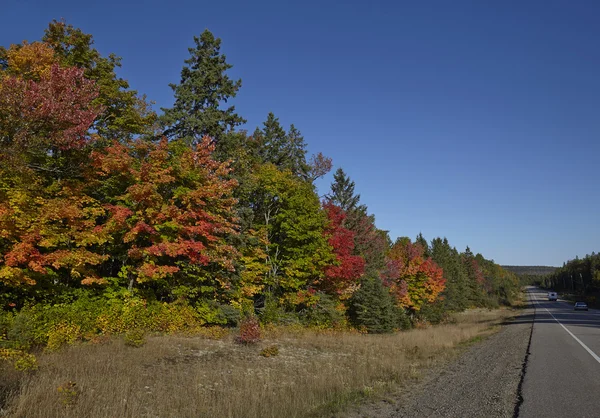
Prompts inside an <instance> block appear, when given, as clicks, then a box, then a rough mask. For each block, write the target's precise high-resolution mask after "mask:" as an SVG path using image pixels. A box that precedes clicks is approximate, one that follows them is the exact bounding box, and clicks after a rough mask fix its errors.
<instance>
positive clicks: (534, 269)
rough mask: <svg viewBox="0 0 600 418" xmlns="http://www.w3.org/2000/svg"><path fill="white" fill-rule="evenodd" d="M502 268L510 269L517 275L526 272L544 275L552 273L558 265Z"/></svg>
mask: <svg viewBox="0 0 600 418" xmlns="http://www.w3.org/2000/svg"><path fill="white" fill-rule="evenodd" d="M502 268H503V269H505V270H508V271H512V272H513V273H515V274H517V275H522V274H527V275H531V276H545V275H546V274H551V273H554V270H556V269H557V268H558V267H550V266H502Z"/></svg>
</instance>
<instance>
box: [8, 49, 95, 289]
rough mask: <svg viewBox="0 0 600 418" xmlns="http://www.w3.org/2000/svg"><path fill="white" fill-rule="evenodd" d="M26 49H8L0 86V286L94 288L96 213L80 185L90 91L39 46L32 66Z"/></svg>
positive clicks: (91, 109) (91, 113)
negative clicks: (36, 57) (88, 284)
mask: <svg viewBox="0 0 600 418" xmlns="http://www.w3.org/2000/svg"><path fill="white" fill-rule="evenodd" d="M28 49H29V46H28V45H25V46H23V47H22V48H18V49H17V48H15V49H11V50H9V53H8V62H9V63H10V64H11V65H16V66H17V67H18V68H15V67H9V69H7V70H6V71H7V72H9V75H4V76H3V77H2V78H1V79H0V281H1V282H3V283H5V284H8V285H11V286H14V285H19V284H22V283H26V284H30V285H34V284H36V283H41V282H45V283H46V284H49V283H53V284H55V285H56V284H60V285H72V284H78V283H80V282H84V283H92V282H97V281H99V280H100V277H98V275H97V274H96V270H95V266H97V265H99V264H100V263H101V262H103V261H104V260H105V258H106V256H105V255H103V254H101V253H100V252H98V251H97V249H98V246H101V245H102V244H103V243H104V242H105V241H106V239H107V238H106V236H104V235H103V234H102V233H98V232H97V231H95V230H94V227H95V226H96V219H97V218H98V217H101V216H102V215H103V214H104V210H103V208H102V206H101V205H100V203H99V202H97V201H96V200H95V199H94V198H91V197H89V196H87V195H86V194H85V191H84V188H85V182H84V181H83V179H84V177H85V173H86V169H87V168H88V167H89V164H87V163H89V160H87V161H86V156H87V155H88V154H87V150H89V146H90V144H91V142H93V138H92V137H91V136H90V135H88V130H89V128H90V126H91V125H92V123H93V121H94V120H95V118H96V117H97V115H98V114H99V112H101V108H100V107H99V106H97V105H94V104H93V102H94V100H95V98H96V97H97V95H98V90H97V87H96V86H95V83H94V82H93V81H91V80H88V79H86V78H85V77H84V74H83V70H81V69H78V68H64V67H60V66H59V65H58V64H56V63H54V64H51V63H50V62H49V61H48V60H47V57H48V55H47V54H44V53H43V51H47V48H46V47H44V46H39V48H38V46H36V50H37V51H38V52H40V51H42V53H40V54H39V56H38V58H39V60H40V61H39V62H36V61H35V57H31V56H30V54H29V52H28V51H27V50H28Z"/></svg>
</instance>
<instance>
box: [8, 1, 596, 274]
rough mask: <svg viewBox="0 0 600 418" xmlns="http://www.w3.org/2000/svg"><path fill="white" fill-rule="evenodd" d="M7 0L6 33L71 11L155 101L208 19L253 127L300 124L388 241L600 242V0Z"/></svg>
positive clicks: (557, 252)
mask: <svg viewBox="0 0 600 418" xmlns="http://www.w3.org/2000/svg"><path fill="white" fill-rule="evenodd" d="M2 3H3V5H2V12H1V14H2V25H0V45H4V46H8V45H9V44H11V43H17V42H20V41H22V40H23V39H27V40H30V41H33V40H37V39H39V38H40V37H41V36H42V34H43V30H44V28H45V27H46V26H47V24H48V22H49V21H50V20H51V19H54V18H57V19H59V18H61V17H64V18H65V19H66V20H67V22H68V23H71V24H73V25H75V26H77V27H80V28H81V29H83V30H84V31H85V32H87V33H91V34H93V35H94V38H95V40H96V47H97V48H98V49H99V50H100V51H101V52H102V53H103V54H107V53H109V52H114V53H116V54H117V55H120V56H121V57H123V68H122V71H120V75H121V76H122V77H124V78H126V79H128V80H129V81H130V83H131V85H132V86H133V87H134V88H136V89H137V90H138V91H139V92H141V93H145V94H147V95H148V97H149V98H150V99H152V100H154V101H155V102H156V106H155V109H157V110H159V108H160V107H161V106H162V107H168V106H170V104H171V103H172V101H173V97H172V92H171V90H170V88H169V87H168V84H169V83H171V82H178V81H179V72H180V70H181V67H182V65H183V60H184V59H185V58H187V56H188V52H187V48H188V47H189V46H192V44H193V41H192V37H193V36H194V35H199V34H200V33H201V32H202V31H203V30H204V29H205V28H208V29H210V30H211V31H213V33H214V34H215V35H216V36H218V37H220V38H221V39H222V41H223V43H222V52H224V53H225V54H226V55H227V59H228V61H229V62H230V63H231V64H233V65H234V68H233V69H232V70H231V73H230V74H231V75H232V76H234V77H241V78H242V81H243V86H242V89H241V90H240V93H239V95H238V97H237V98H236V99H235V101H234V102H233V103H234V104H235V105H236V107H237V109H238V111H239V113H240V114H241V115H242V116H244V117H246V118H247V119H248V125H247V129H248V130H253V129H254V127H256V126H257V125H259V124H261V122H262V121H263V120H265V118H266V115H267V113H268V112H269V111H273V112H274V113H275V115H276V116H278V117H280V120H281V121H282V123H283V124H284V125H289V124H290V123H294V124H295V125H296V126H297V127H298V128H299V129H300V130H301V131H302V133H303V134H304V136H305V139H306V141H307V142H308V146H309V150H310V152H318V151H322V152H323V153H324V154H326V155H328V156H330V157H332V158H333V161H334V165H335V167H336V168H337V167H340V166H341V167H342V168H343V169H344V170H345V171H346V172H347V173H348V174H349V175H350V177H351V178H352V179H353V180H354V181H355V182H356V189H357V191H358V192H359V193H360V194H361V198H362V202H363V203H365V204H366V205H367V206H368V207H369V210H370V212H371V213H374V214H375V215H376V219H377V225H378V226H379V227H380V228H382V229H387V230H389V231H390V234H391V236H392V237H393V238H395V237H397V236H410V237H413V238H414V237H415V236H416V235H417V234H418V233H419V232H422V233H423V235H424V236H425V237H426V238H427V239H428V240H430V239H432V238H434V237H436V236H446V237H447V238H448V239H449V240H450V243H451V244H453V245H455V246H456V247H457V248H458V249H460V250H463V249H464V248H465V247H466V246H467V245H469V246H470V247H471V249H472V250H473V251H475V252H481V253H482V254H483V255H484V256H486V257H487V258H492V259H494V260H495V261H496V262H498V263H501V264H526V265H534V264H544V265H561V264H562V262H563V261H566V260H567V259H571V258H574V257H575V255H579V256H583V255H585V254H586V253H591V252H592V251H599V250H600V242H599V238H600V218H599V216H598V214H599V213H600V190H599V188H598V184H599V177H600V171H599V169H600V167H599V166H598V158H599V156H600V153H599V152H600V24H599V23H598V18H599V16H600V2H598V1H594V0H592V1H577V0H573V1H566V0H565V1H551V0H544V1H493V2H492V1H488V2H484V1H477V0H473V1H458V0H453V1H422V2H404V1H364V0H360V1H344V2H341V1H339V2H333V1H323V0H321V1H302V2H295V3H296V4H295V5H289V4H285V3H287V2H283V1H270V2H261V1H211V2H206V1H204V2H203V1H198V0H195V1H192V0H190V1H183V0H170V1H152V0H150V1H148V0H145V1H142V0H138V1H123V0H120V1H115V0H105V1H102V2H99V1H98V2H85V1H73V0H54V1H41V0H4V1H3V2H2ZM330 182H331V176H329V177H328V178H326V179H325V180H323V181H322V182H320V183H319V184H318V186H319V189H320V192H321V193H325V192H327V189H328V187H329V183H330Z"/></svg>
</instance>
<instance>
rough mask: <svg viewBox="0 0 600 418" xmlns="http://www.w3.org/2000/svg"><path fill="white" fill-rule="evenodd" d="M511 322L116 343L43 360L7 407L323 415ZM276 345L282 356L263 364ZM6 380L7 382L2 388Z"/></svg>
mask: <svg viewBox="0 0 600 418" xmlns="http://www.w3.org/2000/svg"><path fill="white" fill-rule="evenodd" d="M509 315H511V313H510V311H507V310H495V311H487V310H477V311H470V312H466V313H462V314H458V315H456V316H455V317H454V320H453V323H450V324H445V325H441V326H436V327H430V328H425V329H417V330H412V331H408V332H401V333H398V334H394V335H361V334H352V333H342V332H309V331H303V332H299V331H292V330H285V329H283V330H282V329H276V330H272V331H270V332H267V335H266V337H265V339H264V340H263V341H262V342H261V343H259V344H257V345H253V346H242V345H239V344H235V343H234V341H233V340H234V338H233V336H231V335H230V336H227V337H225V338H223V339H221V340H211V339H206V338H202V337H178V336H156V337H150V338H148V341H147V343H146V344H145V345H144V346H143V347H140V348H132V347H128V346H126V345H125V344H124V343H123V342H122V341H120V340H116V339H113V340H110V341H108V342H106V343H104V344H85V345H76V346H72V347H69V348H67V349H64V350H61V351H59V352H57V353H52V354H44V355H42V356H40V359H39V361H40V369H39V370H38V371H37V372H35V373H33V374H30V375H22V376H21V378H20V387H16V386H14V385H13V389H16V390H15V391H14V392H13V393H12V394H11V395H10V396H9V398H8V399H7V404H6V405H7V406H6V407H5V408H8V410H6V409H5V414H6V415H7V416H11V417H40V418H41V417H43V418H52V417H111V418H113V417H277V418H279V417H299V416H311V415H312V416H319V415H325V414H328V413H331V412H332V411H334V410H337V409H339V408H341V407H343V405H344V404H347V403H348V402H351V401H354V400H356V399H358V398H360V397H363V396H368V395H371V394H373V393H383V392H385V391H386V390H387V389H391V388H392V387H397V385H398V384H406V383H408V382H410V381H411V380H412V379H414V378H416V377H418V375H419V373H420V371H421V370H422V369H423V368H425V367H428V366H430V365H432V364H433V363H435V362H436V361H440V360H443V359H445V358H447V357H448V356H449V355H452V354H453V353H455V352H456V350H454V348H456V347H459V346H461V345H464V343H465V342H468V341H473V340H474V339H478V338H480V337H481V336H482V335H486V334H489V333H491V332H493V330H492V328H493V327H494V326H495V325H497V324H499V323H500V322H501V321H502V320H503V319H505V318H506V317H507V316H509ZM273 345H277V347H278V351H279V353H278V355H276V356H272V357H264V356H261V355H260V352H261V350H262V349H264V348H265V347H270V346H273ZM0 373H7V370H6V369H0ZM8 377H9V376H8V374H3V375H2V378H0V380H2V379H4V378H7V379H5V381H9V380H10V379H8ZM13 378H14V375H13ZM6 386H7V387H8V386H10V384H9V383H7V384H6ZM59 387H60V388H61V391H59V390H58V389H59ZM0 389H2V387H1V386H0ZM0 401H1V398H0ZM1 415H2V413H0V416H1Z"/></svg>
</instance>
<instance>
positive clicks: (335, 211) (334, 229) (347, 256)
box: [321, 202, 365, 295]
mask: <svg viewBox="0 0 600 418" xmlns="http://www.w3.org/2000/svg"><path fill="white" fill-rule="evenodd" d="M323 207H324V209H325V211H326V212H327V217H328V218H329V226H328V228H327V229H326V230H325V234H326V235H327V236H328V237H329V240H328V241H329V245H331V246H332V247H333V252H334V254H335V256H336V259H337V264H336V265H332V266H328V267H327V268H326V269H325V278H324V280H323V282H322V283H321V286H322V287H323V288H324V290H328V291H334V292H336V293H337V294H340V295H341V294H344V293H346V292H347V291H348V290H349V289H351V288H352V285H354V284H356V283H357V282H358V280H359V279H360V277H361V276H362V274H363V273H364V270H365V260H364V259H363V258H362V257H361V256H358V255H352V252H353V251H354V232H352V231H350V230H349V229H346V228H344V226H343V223H344V219H345V218H346V214H345V213H344V211H343V210H342V209H341V208H340V207H339V206H336V205H334V204H333V203H330V202H328V203H325V204H324V205H323Z"/></svg>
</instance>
